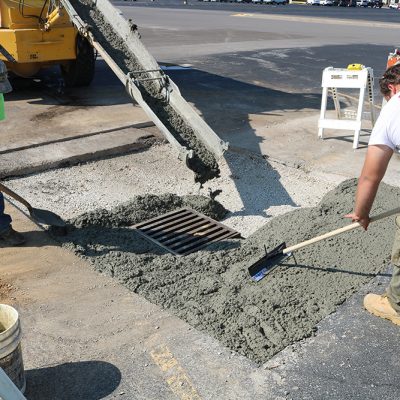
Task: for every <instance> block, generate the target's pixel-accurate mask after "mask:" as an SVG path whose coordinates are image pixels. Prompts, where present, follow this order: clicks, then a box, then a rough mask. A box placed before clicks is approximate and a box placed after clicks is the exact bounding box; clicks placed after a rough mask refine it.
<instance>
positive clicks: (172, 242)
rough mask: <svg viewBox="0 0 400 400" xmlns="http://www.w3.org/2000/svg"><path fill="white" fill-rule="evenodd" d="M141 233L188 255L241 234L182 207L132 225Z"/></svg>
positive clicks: (175, 252) (171, 249)
mask: <svg viewBox="0 0 400 400" xmlns="http://www.w3.org/2000/svg"><path fill="white" fill-rule="evenodd" d="M133 228H134V229H136V230H137V231H138V233H140V234H141V235H142V236H144V237H146V238H147V239H149V240H151V241H152V242H154V243H157V244H158V245H159V246H161V247H163V248H165V249H166V250H168V251H169V252H171V253H173V254H176V255H187V254H189V253H193V252H194V251H197V250H200V249H201V248H203V247H206V246H207V245H209V244H211V243H214V242H217V241H219V240H223V239H228V238H233V237H240V234H239V233H238V232H237V231H235V230H233V229H230V228H228V227H227V226H225V225H223V224H221V223H220V222H217V221H215V220H213V219H211V218H209V217H207V216H205V215H203V214H200V213H198V212H197V211H194V210H191V209H190V208H182V209H179V210H175V211H172V212H170V213H167V214H164V215H161V216H158V217H156V218H153V219H150V220H148V221H144V222H140V223H139V224H136V225H134V226H133Z"/></svg>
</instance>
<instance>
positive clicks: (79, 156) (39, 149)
mask: <svg viewBox="0 0 400 400" xmlns="http://www.w3.org/2000/svg"><path fill="white" fill-rule="evenodd" d="M151 125H152V124H151ZM160 139H162V138H161V136H160V134H158V133H157V134H156V136H155V135H153V134H151V133H150V132H149V131H147V130H146V129H135V128H126V129H124V128H122V129H119V130H116V131H114V132H113V131H109V132H105V133H102V134H95V135H85V136H81V137H79V138H76V139H69V140H61V141H55V142H54V141H53V142H52V143H49V144H42V145H40V146H27V147H26V148H25V149H22V150H13V151H8V152H6V153H3V154H2V155H1V157H0V177H2V178H7V177H10V176H15V175H27V174H32V173H36V172H40V171H45V170H48V169H52V168H57V167H60V166H62V167H65V166H68V165H74V164H77V163H81V162H86V161H91V160H95V159H99V158H101V157H106V156H112V155H116V154H123V153H128V152H130V151H139V150H144V149H146V148H148V147H149V146H150V145H151V143H154V141H156V140H160Z"/></svg>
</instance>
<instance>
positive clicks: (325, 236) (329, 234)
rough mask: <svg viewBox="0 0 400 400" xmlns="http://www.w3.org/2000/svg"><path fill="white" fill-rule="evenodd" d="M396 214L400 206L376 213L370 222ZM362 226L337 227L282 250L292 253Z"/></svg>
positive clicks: (399, 212)
mask: <svg viewBox="0 0 400 400" xmlns="http://www.w3.org/2000/svg"><path fill="white" fill-rule="evenodd" d="M395 214H400V207H397V208H394V209H393V210H389V211H385V212H384V213H382V214H378V215H375V216H374V217H371V218H370V223H371V222H375V221H379V220H380V219H383V218H386V217H390V216H392V215H395ZM361 226H362V225H361V224H360V223H359V222H353V223H352V224H350V225H347V226H344V227H343V228H339V229H335V230H334V231H331V232H327V233H324V234H323V235H320V236H317V237H315V238H312V239H309V240H306V241H304V242H301V243H298V244H295V245H293V246H290V247H286V249H284V250H283V251H282V253H283V254H288V253H291V252H293V251H296V250H299V249H302V248H303V247H306V246H308V245H310V244H313V243H317V242H320V241H321V240H325V239H329V238H331V237H333V236H337V235H340V234H341V233H345V232H348V231H351V230H353V229H356V228H360V227H361Z"/></svg>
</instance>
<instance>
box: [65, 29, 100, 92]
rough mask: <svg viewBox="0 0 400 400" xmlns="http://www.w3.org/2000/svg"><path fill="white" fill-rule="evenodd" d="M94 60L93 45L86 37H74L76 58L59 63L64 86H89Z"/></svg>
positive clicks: (92, 74)
mask: <svg viewBox="0 0 400 400" xmlns="http://www.w3.org/2000/svg"><path fill="white" fill-rule="evenodd" d="M95 62H96V60H95V54H94V50H93V47H92V46H91V44H90V43H89V42H88V40H87V39H86V38H84V37H83V36H81V35H78V36H77V39H76V59H75V60H72V61H69V62H68V63H67V64H65V65H61V73H62V76H63V79H64V82H65V86H67V87H81V86H89V85H90V84H91V83H92V80H93V78H94V66H95Z"/></svg>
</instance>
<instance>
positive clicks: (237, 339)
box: [61, 180, 400, 363]
mask: <svg viewBox="0 0 400 400" xmlns="http://www.w3.org/2000/svg"><path fill="white" fill-rule="evenodd" d="M354 194H355V181H354V180H349V181H346V182H344V183H342V184H341V185H340V186H338V187H337V188H336V189H335V190H333V191H331V192H329V193H328V194H327V195H326V196H325V197H324V198H323V199H322V201H321V202H320V203H319V204H318V205H317V206H316V207H313V208H305V209H298V210H295V211H293V212H289V213H287V214H285V215H282V216H279V217H276V218H274V219H273V220H272V221H271V222H270V223H268V224H266V225H265V226H264V227H262V228H261V229H259V230H258V231H257V232H255V233H254V234H253V235H251V236H250V237H249V238H247V239H246V240H244V241H239V240H230V241H226V242H223V243H217V244H214V245H212V246H210V247H208V248H207V249H206V250H204V251H200V252H197V253H194V254H191V255H189V256H185V257H175V256H173V255H171V254H168V253H167V252H166V251H164V250H163V249H161V248H159V247H157V246H156V245H154V244H153V243H151V242H149V241H147V240H145V239H143V238H142V237H140V236H138V235H137V234H135V232H133V231H132V230H131V229H129V228H128V227H127V226H128V225H130V224H131V223H133V222H137V221H138V220H142V219H144V218H150V217H153V216H154V215H155V214H158V213H162V212H166V211H170V210H171V209H172V208H174V207H179V206H181V205H183V204H185V205H187V206H189V207H193V208H196V207H197V208H196V209H197V210H198V211H200V212H204V213H205V214H208V215H210V216H213V217H214V218H217V217H218V218H220V217H222V216H223V214H224V210H223V207H221V205H219V204H218V203H217V202H215V201H211V200H210V199H205V198H202V197H197V196H192V197H190V198H186V197H183V198H178V197H176V196H173V195H168V196H160V197H158V196H150V197H149V196H143V197H140V198H136V199H133V200H132V202H131V203H129V204H125V205H122V206H120V207H118V208H116V209H114V210H112V211H111V212H106V211H104V210H103V211H101V210H100V211H93V212H92V213H89V214H85V215H84V216H82V217H79V218H77V219H75V220H74V221H72V222H73V224H74V225H75V228H73V229H71V231H70V232H69V233H68V234H67V236H65V237H64V238H61V240H62V241H63V242H64V245H65V246H67V247H69V248H71V249H72V250H73V251H75V252H76V253H77V254H79V255H80V256H81V257H84V258H85V259H88V260H89V261H90V262H91V263H92V265H93V266H94V268H95V269H97V270H98V271H101V272H104V273H107V274H109V275H111V276H113V277H115V278H116V279H118V280H119V281H120V282H121V283H123V284H124V285H126V286H127V287H128V288H130V289H131V290H132V291H134V292H136V293H138V294H140V295H142V296H144V297H145V298H146V299H148V300H149V301H151V302H152V303H155V304H158V305H159V306H161V307H163V308H165V309H167V310H169V311H170V312H171V313H173V314H175V315H177V316H179V317H180V318H182V319H184V320H185V321H187V322H188V323H189V324H191V325H192V326H194V327H196V328H198V329H199V330H202V331H205V332H207V333H209V334H210V335H212V336H214V337H215V338H217V339H218V340H220V341H221V342H222V343H223V344H224V345H226V346H227V347H229V348H230V349H232V350H234V351H236V352H239V353H240V354H243V355H245V356H247V357H249V358H250V359H252V360H254V361H255V362H257V363H262V362H265V361H266V360H268V359H269V358H270V357H271V356H273V355H274V354H275V353H277V352H278V351H280V350H282V349H283V348H284V347H286V346H287V345H289V344H290V343H292V342H294V341H297V340H300V339H302V338H305V337H307V336H310V335H312V334H313V332H314V331H315V329H316V328H315V326H316V324H317V323H318V322H319V321H320V320H321V319H322V318H324V317H325V316H327V315H328V314H330V313H332V312H333V311H335V309H336V308H337V306H338V305H340V304H341V303H343V302H344V301H345V300H346V299H347V298H348V297H349V296H350V295H351V294H352V293H354V292H355V291H357V290H358V289H359V288H360V287H361V286H362V285H364V284H366V283H367V282H368V281H369V280H371V279H372V278H373V277H374V276H375V275H376V274H377V273H378V272H379V271H381V270H382V269H383V268H386V267H387V265H388V261H389V254H390V249H391V244H392V237H393V233H394V223H393V218H387V219H385V220H382V221H379V222H376V223H375V224H373V225H371V227H370V229H369V230H368V232H367V233H365V232H364V231H362V230H356V231H353V232H350V233H347V234H344V235H342V236H338V237H336V238H331V239H329V240H326V241H323V242H320V243H318V244H315V245H312V246H309V247H307V248H305V249H302V250H300V251H298V252H297V253H296V261H297V263H296V262H295V261H294V259H293V258H292V259H289V260H287V261H286V262H285V263H284V264H283V265H281V266H279V267H278V268H276V269H275V270H274V271H273V272H271V273H270V274H269V275H268V276H267V277H266V278H265V279H264V280H262V281H261V282H259V283H255V282H252V281H251V280H250V277H249V275H248V271H247V268H248V266H249V265H251V264H252V263H253V262H254V261H256V260H257V259H259V258H260V257H261V256H262V255H263V254H264V248H263V246H264V245H266V246H267V248H268V249H271V248H272V247H274V246H276V245H278V244H279V243H281V242H283V241H286V243H287V244H288V245H291V244H295V243H297V242H300V241H303V240H306V239H309V238H311V237H314V236H316V235H319V234H322V233H325V232H327V231H330V230H333V229H336V228H338V227H340V226H344V225H346V224H348V223H349V221H348V220H346V219H344V218H343V215H345V214H346V213H348V212H350V211H351V210H352V206H353V199H354ZM399 201H400V190H399V189H398V188H393V187H390V186H387V185H382V186H381V188H380V191H379V194H378V196H377V200H376V203H375V206H374V210H373V214H376V213H379V212H382V211H384V210H387V209H390V208H394V207H396V206H398V204H399ZM210 211H211V213H210ZM360 307H361V305H360Z"/></svg>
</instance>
